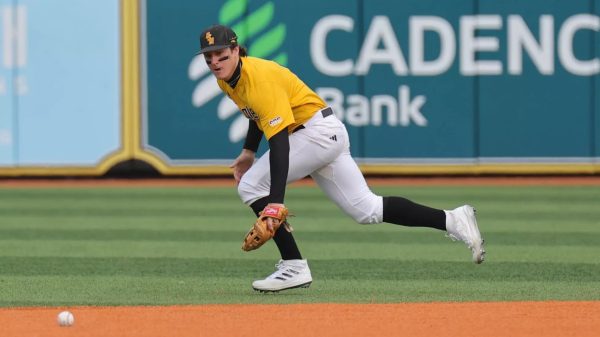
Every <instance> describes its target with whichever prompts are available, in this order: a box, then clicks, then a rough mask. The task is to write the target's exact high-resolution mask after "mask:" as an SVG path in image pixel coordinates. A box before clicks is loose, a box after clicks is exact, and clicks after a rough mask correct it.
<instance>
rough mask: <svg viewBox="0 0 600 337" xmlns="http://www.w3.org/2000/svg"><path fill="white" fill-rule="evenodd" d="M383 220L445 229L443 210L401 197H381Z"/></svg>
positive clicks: (412, 225) (411, 225) (403, 224)
mask: <svg viewBox="0 0 600 337" xmlns="http://www.w3.org/2000/svg"><path fill="white" fill-rule="evenodd" d="M383 221H384V222H388V223H393V224H396V225H402V226H410V227H431V228H436V229H439V230H443V231H445V230H446V213H445V212H444V211H443V210H439V209H435V208H431V207H427V206H423V205H419V204H417V203H414V202H412V201H410V200H408V199H405V198H402V197H383Z"/></svg>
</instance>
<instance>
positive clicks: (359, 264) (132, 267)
mask: <svg viewBox="0 0 600 337" xmlns="http://www.w3.org/2000/svg"><path fill="white" fill-rule="evenodd" d="M310 263H311V270H312V273H313V274H314V275H319V277H320V278H322V279H333V280H454V281H459V280H488V281H494V280H498V279H501V280H513V281H547V282H552V281H578V282H590V281H593V282H600V265H598V264H592V263H551V262H544V263H533V262H497V263H494V264H493V265H490V266H475V265H473V264H472V263H470V262H439V261H398V260H375V259H357V260H346V259H340V260H326V261H325V260H319V259H313V260H311V262H310ZM266 267H267V265H266V264H265V262H254V263H253V262H251V261H248V260H246V259H182V258H179V259H177V258H49V257H29V258H26V257H2V258H0V275H9V276H11V275H13V276H15V275H20V276H43V275H44V276H48V275H54V276H69V275H73V276H77V275H88V276H93V275H98V276H111V275H115V276H117V275H121V276H124V275H128V276H146V277H155V276H158V277H165V276H171V277H173V276H182V277H190V276H196V277H199V278H202V277H207V276H210V277H240V276H244V275H245V276H247V277H249V278H251V277H252V276H253V275H261V274H264V273H265V270H268V269H267V268H266Z"/></svg>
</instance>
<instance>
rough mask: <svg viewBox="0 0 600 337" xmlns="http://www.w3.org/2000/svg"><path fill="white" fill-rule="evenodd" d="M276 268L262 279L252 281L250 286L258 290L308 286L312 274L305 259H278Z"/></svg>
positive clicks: (278, 289) (266, 290)
mask: <svg viewBox="0 0 600 337" xmlns="http://www.w3.org/2000/svg"><path fill="white" fill-rule="evenodd" d="M275 268H276V269H277V270H276V271H275V272H274V273H273V274H271V275H269V276H268V277H267V278H266V279H264V280H257V281H254V282H252V288H254V290H256V291H260V292H278V291H281V290H286V289H293V288H308V287H309V286H310V284H311V283H312V276H311V275H310V269H309V268H308V263H307V262H306V260H279V262H278V263H277V264H276V265H275Z"/></svg>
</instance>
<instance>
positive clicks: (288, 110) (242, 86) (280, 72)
mask: <svg viewBox="0 0 600 337" xmlns="http://www.w3.org/2000/svg"><path fill="white" fill-rule="evenodd" d="M241 61H242V69H241V76H240V79H239V81H238V83H237V84H236V85H235V88H231V87H230V86H229V85H228V84H227V82H225V81H223V80H217V83H218V84H219V87H220V88H221V90H223V91H224V92H225V93H226V94H227V96H229V98H231V99H232V100H233V102H234V103H235V104H236V105H237V107H238V108H239V109H240V111H241V112H242V113H243V114H244V115H245V116H246V117H247V118H249V119H252V120H254V121H255V122H256V124H257V125H258V128H259V129H260V130H262V131H263V133H264V134H265V137H266V138H267V139H270V138H271V137H272V136H274V135H275V134H277V133H278V132H280V131H281V130H283V129H284V128H287V130H288V132H289V133H291V132H292V131H294V129H296V128H297V127H298V126H300V125H302V124H304V123H305V122H306V121H308V120H309V119H310V118H311V117H312V116H313V115H314V114H315V112H316V111H318V110H321V109H323V108H324V107H325V106H326V104H325V102H324V101H323V100H322V99H321V98H320V97H319V96H318V95H317V94H316V93H315V92H314V91H313V90H311V89H310V88H309V87H308V86H307V85H306V84H304V82H302V80H300V79H299V78H298V76H296V75H295V74H294V73H292V72H291V71H290V70H289V69H287V68H285V67H283V66H281V65H279V64H277V63H276V62H273V61H268V60H263V59H260V58H256V57H251V56H248V57H242V58H241Z"/></svg>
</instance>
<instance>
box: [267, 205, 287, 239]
mask: <svg viewBox="0 0 600 337" xmlns="http://www.w3.org/2000/svg"><path fill="white" fill-rule="evenodd" d="M269 206H275V207H282V208H285V205H284V204H275V203H272V204H269ZM265 222H266V223H267V228H268V229H269V231H271V232H274V230H273V229H274V228H279V226H280V225H281V221H280V220H279V219H277V218H271V217H266V218H265Z"/></svg>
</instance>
